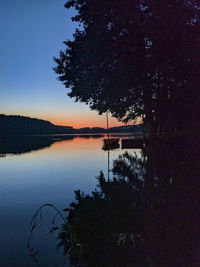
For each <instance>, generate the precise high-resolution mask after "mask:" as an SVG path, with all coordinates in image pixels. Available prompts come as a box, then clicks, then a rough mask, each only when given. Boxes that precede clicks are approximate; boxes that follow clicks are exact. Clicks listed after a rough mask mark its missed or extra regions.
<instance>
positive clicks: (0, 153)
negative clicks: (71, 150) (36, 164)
mask: <svg viewBox="0 0 200 267" xmlns="http://www.w3.org/2000/svg"><path fill="white" fill-rule="evenodd" d="M103 136H104V135H99V134H98V135H81V136H79V135H38V136H37V135H33V136H28V135H26V136H20V135H19V136H8V137H2V138H1V139H0V157H5V156H6V155H7V154H9V155H20V154H24V153H28V152H32V151H37V150H41V149H44V148H47V147H50V146H51V145H52V144H54V143H56V142H61V141H70V140H73V139H74V138H82V139H90V138H101V137H103Z"/></svg>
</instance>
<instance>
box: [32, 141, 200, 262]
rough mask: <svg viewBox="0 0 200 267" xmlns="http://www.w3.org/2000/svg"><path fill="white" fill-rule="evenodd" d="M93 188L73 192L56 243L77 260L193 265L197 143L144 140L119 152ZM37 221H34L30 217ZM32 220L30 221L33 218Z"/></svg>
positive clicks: (199, 202)
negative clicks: (142, 146)
mask: <svg viewBox="0 0 200 267" xmlns="http://www.w3.org/2000/svg"><path fill="white" fill-rule="evenodd" d="M112 174H113V175H112V177H111V178H110V177H108V178H105V176H104V174H103V173H102V172H101V173H100V175H99V176H98V178H97V179H98V185H97V188H96V189H95V191H94V192H92V194H84V193H81V192H80V190H78V191H76V192H75V199H76V200H75V201H74V202H72V203H71V205H70V207H69V209H65V211H67V213H68V215H67V217H66V219H65V220H64V223H63V224H62V225H61V226H58V227H57V228H56V229H53V230H57V231H59V239H60V243H59V246H62V247H63V250H64V254H67V255H69V256H70V259H71V262H72V263H73V264H77V265H78V266H198V264H199V260H200V251H199V248H200V238H199V234H200V210H199V209H200V183H199V174H200V165H199V148H198V147H196V146H195V147H194V146H189V145H188V144H187V145H186V144H180V143H179V144H177V143H174V144H162V145H161V144H160V145H154V146H153V147H152V146H148V147H147V148H145V150H143V152H142V154H141V156H139V155H137V154H135V153H127V152H126V153H123V154H122V155H120V156H119V157H118V159H116V160H114V162H113V168H112ZM37 222H38V221H37ZM34 223H35V222H34Z"/></svg>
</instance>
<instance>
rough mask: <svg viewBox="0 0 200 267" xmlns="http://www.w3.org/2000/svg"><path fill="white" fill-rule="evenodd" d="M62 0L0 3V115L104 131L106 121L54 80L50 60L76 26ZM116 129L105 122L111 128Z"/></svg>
mask: <svg viewBox="0 0 200 267" xmlns="http://www.w3.org/2000/svg"><path fill="white" fill-rule="evenodd" d="M65 2H66V0H9V1H8V0H1V1H0V23H1V28H0V34H1V42H0V57H1V62H0V113H5V114H16V115H18V114H19V115H25V116H30V117H37V118H41V119H46V120H50V121H51V122H52V123H55V124H59V125H69V126H73V127H76V128H80V127H85V126H89V127H95V126H100V127H106V120H105V116H99V115H98V113H97V112H95V111H90V109H89V108H88V107H87V106H86V105H85V104H82V103H75V102H74V100H73V99H70V98H69V97H68V96H67V95H66V94H67V89H66V88H64V86H63V85H62V84H61V83H60V82H59V81H57V80H56V74H55V73H54V72H53V70H52V67H53V66H54V62H53V59H52V58H53V56H58V54H59V51H60V50H61V49H63V48H64V45H63V41H65V40H67V39H72V34H73V32H74V29H75V27H76V25H75V24H74V23H72V22H71V19H70V18H71V16H72V15H73V10H67V9H65V8H64V3H65ZM117 125H120V124H119V123H118V122H117V121H116V120H115V119H110V126H117Z"/></svg>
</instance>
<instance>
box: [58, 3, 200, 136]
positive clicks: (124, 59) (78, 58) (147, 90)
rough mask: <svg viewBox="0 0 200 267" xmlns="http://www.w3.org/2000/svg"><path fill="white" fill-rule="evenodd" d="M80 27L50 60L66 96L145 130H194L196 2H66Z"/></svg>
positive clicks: (199, 72)
mask: <svg viewBox="0 0 200 267" xmlns="http://www.w3.org/2000/svg"><path fill="white" fill-rule="evenodd" d="M65 7H66V8H75V10H76V11H77V14H76V15H75V16H74V17H73V18H72V20H73V21H75V22H78V23H79V25H80V27H79V28H78V29H76V31H75V33H74V39H73V40H72V41H70V40H68V41H66V42H64V43H65V45H66V49H65V50H64V51H61V52H60V56H59V57H57V58H55V62H56V64H57V65H56V67H55V68H54V70H55V72H56V73H57V74H58V79H59V80H60V81H61V82H62V83H63V84H64V86H65V87H66V88H69V89H70V92H69V93H68V95H69V96H70V97H73V98H75V100H76V101H80V102H84V103H86V104H88V105H89V106H90V108H91V109H94V110H97V111H98V112H99V113H100V114H102V113H104V112H107V111H109V112H111V113H112V115H113V116H114V117H116V118H117V119H118V120H120V121H124V122H128V121H132V120H136V119H137V118H142V119H143V122H144V124H145V127H146V130H147V132H148V133H149V134H150V135H154V136H155V135H159V136H162V135H165V134H169V133H174V132H179V131H182V132H184V131H187V130H188V129H189V130H192V131H194V130H196V128H197V127H199V117H200V109H199V103H200V101H199V100H200V96H199V84H200V53H199V51H200V23H199V22H200V2H199V1H197V0H185V1H183V0H165V1H153V0H118V1H115V0H110V1H106V0H94V1H88V0H69V1H67V2H66V4H65Z"/></svg>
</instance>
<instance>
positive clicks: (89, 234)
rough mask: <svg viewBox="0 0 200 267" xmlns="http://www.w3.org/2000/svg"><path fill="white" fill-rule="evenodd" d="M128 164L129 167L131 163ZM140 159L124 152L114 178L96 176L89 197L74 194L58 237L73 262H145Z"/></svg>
mask: <svg viewBox="0 0 200 267" xmlns="http://www.w3.org/2000/svg"><path fill="white" fill-rule="evenodd" d="M130 163H131V164H130ZM141 166H142V160H139V159H138V158H137V157H132V156H131V155H130V154H128V153H126V154H124V155H122V156H120V158H119V159H118V160H116V161H115V162H114V169H113V173H114V177H113V178H112V179H109V180H107V179H105V177H104V175H103V173H100V175H99V177H98V190H96V191H94V192H93V193H92V195H85V194H81V193H80V191H76V200H77V202H73V203H72V204H71V206H70V210H69V215H68V218H67V223H66V224H64V226H63V232H62V233H61V234H60V235H59V237H60V238H61V243H60V245H64V248H65V252H67V251H69V249H70V248H71V252H70V256H71V259H72V261H73V262H77V261H78V262H80V263H81V264H83V265H84V264H87V266H94V263H95V266H106V265H108V266H127V265H130V264H131V263H133V262H135V263H136V262H137V263H140V264H141V265H142V264H143V263H144V257H143V240H144V213H143V210H144V181H143V180H142V179H141V178H140V175H141V173H140V172H141ZM139 174H140V175H139Z"/></svg>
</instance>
